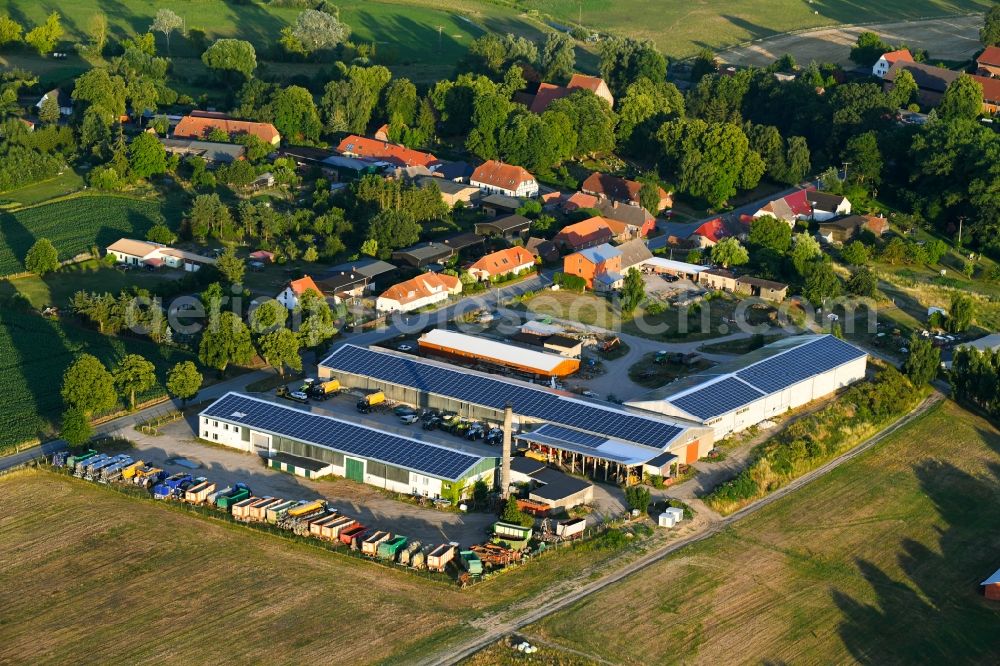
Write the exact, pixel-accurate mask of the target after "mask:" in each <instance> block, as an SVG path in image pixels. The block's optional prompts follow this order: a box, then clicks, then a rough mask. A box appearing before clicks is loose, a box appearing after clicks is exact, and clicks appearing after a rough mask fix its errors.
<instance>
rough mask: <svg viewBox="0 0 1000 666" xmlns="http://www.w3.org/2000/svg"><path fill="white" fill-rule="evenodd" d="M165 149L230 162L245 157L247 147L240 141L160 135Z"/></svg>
mask: <svg viewBox="0 0 1000 666" xmlns="http://www.w3.org/2000/svg"><path fill="white" fill-rule="evenodd" d="M158 138H159V139H160V144H162V145H163V149H164V150H166V151H167V152H168V153H171V154H175V155H182V156H184V157H187V156H189V155H197V156H198V157H200V158H202V159H203V160H205V161H206V162H212V163H214V164H229V163H231V162H235V161H236V160H240V159H243V155H244V154H245V153H246V150H247V149H246V147H245V146H241V145H240V144H238V143H218V142H216V141H197V140H195V139H164V138H163V137H158Z"/></svg>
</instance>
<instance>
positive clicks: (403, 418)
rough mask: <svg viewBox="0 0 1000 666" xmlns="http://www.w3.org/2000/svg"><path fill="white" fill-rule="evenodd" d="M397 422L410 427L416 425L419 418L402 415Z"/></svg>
mask: <svg viewBox="0 0 1000 666" xmlns="http://www.w3.org/2000/svg"><path fill="white" fill-rule="evenodd" d="M399 420H400V421H402V422H403V423H405V424H406V425H410V424H412V423H416V422H417V421H419V420H420V417H419V416H417V415H416V414H403V415H402V416H400V417H399Z"/></svg>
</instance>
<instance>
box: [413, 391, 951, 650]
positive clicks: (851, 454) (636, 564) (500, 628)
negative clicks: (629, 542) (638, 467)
mask: <svg viewBox="0 0 1000 666" xmlns="http://www.w3.org/2000/svg"><path fill="white" fill-rule="evenodd" d="M943 399H944V395H943V394H942V393H939V392H937V391H935V392H934V393H932V394H931V395H930V396H928V397H927V398H926V399H925V400H924V401H923V402H922V403H920V405H918V406H917V408H916V409H914V410H913V411H912V412H910V413H909V414H907V415H906V416H904V417H903V418H901V419H899V420H898V421H896V422H895V423H893V424H892V425H891V426H889V427H888V428H885V429H884V430H882V431H881V432H879V433H877V434H875V435H873V436H872V437H870V438H869V439H867V440H865V441H864V442H862V443H861V444H859V445H858V446H856V447H854V448H853V449H851V450H850V451H847V452H845V453H844V454H843V455H841V456H839V457H837V458H834V459H833V460H831V461H830V462H828V463H826V464H825V465H822V466H821V467H817V468H816V469H814V470H813V471H811V472H809V473H807V474H804V475H803V476H800V477H799V478H797V479H795V480H794V481H792V482H791V483H789V484H788V485H787V486H785V487H783V488H780V489H778V490H776V491H775V492H773V493H771V494H770V495H768V496H767V497H764V498H762V499H760V500H758V501H757V502H754V503H753V504H751V505H749V506H747V507H744V508H743V509H740V510H739V511H736V512H735V513H732V514H730V515H728V516H726V517H725V518H722V519H721V520H719V521H715V522H709V521H706V522H705V523H703V527H702V529H701V530H700V531H697V532H695V533H692V534H690V535H689V536H686V537H684V538H682V539H679V540H677V541H672V542H670V543H669V544H667V545H666V546H664V547H662V548H659V549H656V550H652V551H650V552H648V553H646V554H644V555H642V556H640V557H639V558H638V559H636V560H634V561H633V562H631V563H629V564H627V565H625V566H624V567H622V568H620V569H617V570H615V571H613V572H611V573H609V574H608V575H606V576H603V577H601V578H598V579H597V580H593V581H591V582H588V583H585V584H581V585H579V586H576V587H573V588H572V589H570V590H568V591H566V593H565V594H562V595H561V596H553V595H549V594H546V593H545V592H543V593H542V594H540V595H539V597H538V598H539V599H540V600H541V603H540V604H538V605H536V606H535V607H534V608H531V609H530V610H525V611H524V612H522V613H520V614H518V615H515V616H513V617H509V618H506V619H504V618H500V617H496V616H493V617H489V618H483V620H481V621H480V622H477V629H479V630H480V631H481V632H482V633H480V634H479V635H478V636H477V637H476V638H474V639H472V640H469V641H467V642H466V643H463V644H460V645H458V646H456V647H453V648H451V649H449V650H448V651H447V653H439V654H436V655H431V656H429V657H427V658H426V659H424V660H421V661H420V662H418V663H419V664H421V665H424V664H426V665H432V664H433V665H435V666H437V665H439V664H454V663H457V662H459V661H461V660H462V659H464V658H466V657H468V656H470V655H472V654H474V653H476V652H478V651H479V650H481V649H483V648H484V647H486V646H488V645H490V644H491V643H493V642H495V641H497V640H499V639H501V638H503V637H504V636H506V635H507V634H511V633H514V632H516V631H518V630H519V629H521V628H522V627H526V626H527V625H529V624H534V623H535V622H538V621H539V620H541V619H543V618H545V617H547V616H549V615H551V614H553V613H555V612H556V611H559V610H562V609H563V608H565V607H567V606H569V605H570V604H573V603H576V602H577V601H579V600H581V599H584V598H586V597H588V596H590V595H592V594H594V593H595V592H599V591H600V590H603V589H604V588H606V587H608V586H610V585H613V584H615V583H617V582H619V581H621V580H623V579H625V578H627V577H628V576H631V575H632V574H634V573H637V572H639V571H642V570H643V569H646V568H647V567H649V566H651V565H653V564H654V563H656V562H659V561H660V560H662V559H663V558H665V557H667V556H668V555H670V554H672V553H674V552H676V551H678V550H680V549H681V548H684V547H685V546H688V545H690V544H693V543H696V542H699V541H702V540H704V539H707V538H709V537H711V536H713V535H715V534H718V533H719V532H721V531H722V530H723V529H725V528H726V527H728V526H730V525H732V524H733V523H736V522H737V521H740V520H742V519H744V518H746V517H747V516H750V515H752V514H754V513H756V512H757V511H759V510H760V509H762V508H764V507H765V506H768V505H770V504H772V503H774V502H777V501H778V500H780V499H782V498H783V497H785V496H787V495H790V494H791V493H793V492H795V491H796V490H798V489H799V488H802V487H803V486H805V485H806V484H808V483H810V482H812V481H814V480H816V479H818V478H819V477H821V476H823V475H825V474H827V473H829V472H831V471H832V470H834V469H836V468H837V467H839V466H840V465H842V464H844V463H845V462H847V461H849V460H852V459H854V458H856V457H858V456H860V455H861V454H863V453H864V452H866V451H868V450H869V449H871V448H872V447H873V446H875V445H876V444H878V443H879V442H881V441H882V440H883V439H885V438H886V437H888V436H889V435H891V434H892V433H894V432H896V431H897V430H899V429H900V428H902V427H904V426H905V425H907V424H909V423H910V422H912V421H913V420H914V419H916V418H918V417H919V416H921V415H922V414H924V413H925V412H927V410H929V409H930V408H931V407H933V406H935V405H937V404H938V403H939V402H940V401H941V400H943ZM578 580H579V579H578ZM554 587H559V583H557V584H556V586H554ZM550 589H552V588H550Z"/></svg>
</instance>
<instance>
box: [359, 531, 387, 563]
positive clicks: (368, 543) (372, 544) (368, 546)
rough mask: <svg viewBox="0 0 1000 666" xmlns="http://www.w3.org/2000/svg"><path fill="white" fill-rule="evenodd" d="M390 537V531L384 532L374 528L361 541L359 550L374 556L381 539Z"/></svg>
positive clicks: (385, 539)
mask: <svg viewBox="0 0 1000 666" xmlns="http://www.w3.org/2000/svg"><path fill="white" fill-rule="evenodd" d="M391 538H392V532H386V531H384V530H376V531H375V532H372V533H371V534H370V535H369V536H368V538H367V539H365V540H364V541H363V542H362V543H361V552H362V553H364V554H365V555H368V556H369V557H375V555H376V554H377V553H378V545H379V544H380V543H382V542H383V541H388V540H389V539H391Z"/></svg>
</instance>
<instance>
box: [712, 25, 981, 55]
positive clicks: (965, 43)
mask: <svg viewBox="0 0 1000 666" xmlns="http://www.w3.org/2000/svg"><path fill="white" fill-rule="evenodd" d="M982 23H983V16H982V14H970V15H968V16H952V17H945V18H933V19H924V20H919V21H898V22H894V23H878V24H872V25H853V26H836V27H829V28H817V29H815V30H808V31H805V32H796V33H786V34H783V35H775V36H774V37H766V38H764V39H760V40H757V41H754V42H751V43H749V44H742V45H739V46H734V47H731V48H728V49H724V50H722V51H720V52H719V57H720V58H722V60H723V61H724V62H728V63H731V64H735V65H756V66H764V65H769V64H771V63H772V62H774V61H775V60H777V59H778V58H780V57H781V56H783V55H784V54H786V53H790V54H791V55H792V56H794V57H795V59H796V61H798V62H799V63H800V64H803V65H804V64H807V63H809V62H810V61H812V60H815V61H816V62H833V63H838V64H842V65H850V64H851V62H850V58H849V55H850V52H851V46H852V45H853V44H854V42H855V41H857V38H858V35H859V34H861V33H862V32H866V31H870V32H876V33H878V34H879V35H880V36H881V37H882V39H884V40H885V41H887V42H889V43H890V44H906V45H908V46H910V47H911V48H921V49H927V52H928V53H929V54H930V58H929V60H930V61H931V62H932V63H936V62H938V61H939V60H954V61H962V60H967V59H969V58H971V57H972V55H973V54H974V53H975V52H976V51H978V50H979V49H981V48H982V45H981V44H980V43H979V28H980V26H982Z"/></svg>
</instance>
